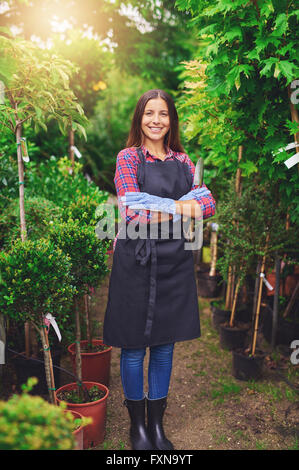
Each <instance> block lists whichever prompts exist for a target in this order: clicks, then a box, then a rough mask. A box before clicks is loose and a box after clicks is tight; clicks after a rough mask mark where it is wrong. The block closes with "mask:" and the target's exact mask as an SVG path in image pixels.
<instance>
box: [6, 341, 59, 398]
mask: <svg viewBox="0 0 299 470" xmlns="http://www.w3.org/2000/svg"><path fill="white" fill-rule="evenodd" d="M23 354H24V355H23V356H20V355H16V356H14V357H12V363H13V365H14V369H15V372H16V377H17V386H18V388H19V389H20V388H21V385H22V384H25V383H26V382H27V380H28V378H29V377H36V378H37V379H38V383H37V384H36V385H35V386H34V387H33V389H32V390H31V392H30V394H31V395H46V394H47V393H48V385H47V380H46V374H45V366H44V363H43V362H39V361H43V359H44V357H43V355H42V354H41V355H39V357H38V358H37V359H38V360H39V361H36V360H35V359H34V358H31V357H29V358H26V356H25V353H23ZM51 356H52V362H53V366H54V365H55V366H58V367H59V366H60V361H61V349H59V350H52V349H51ZM54 380H55V386H56V387H59V386H60V370H59V369H57V368H56V367H54Z"/></svg>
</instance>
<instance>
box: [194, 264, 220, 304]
mask: <svg viewBox="0 0 299 470" xmlns="http://www.w3.org/2000/svg"><path fill="white" fill-rule="evenodd" d="M209 271H210V269H209V268H208V269H205V270H200V271H197V278H198V283H197V286H198V295H199V296H200V297H209V298H212V297H218V296H219V294H220V292H221V289H222V286H221V285H220V284H219V283H220V281H221V279H222V277H221V275H220V274H216V276H210V274H209Z"/></svg>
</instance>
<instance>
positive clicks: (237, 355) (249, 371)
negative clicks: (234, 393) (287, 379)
mask: <svg viewBox="0 0 299 470" xmlns="http://www.w3.org/2000/svg"><path fill="white" fill-rule="evenodd" d="M232 356H233V361H232V373H233V376H234V377H235V378H236V379H239V380H257V379H259V378H260V377H261V376H262V373H263V365H264V359H265V353H263V352H262V351H259V350H256V352H255V355H254V356H250V355H249V351H248V350H245V351H244V350H242V349H239V350H235V351H232Z"/></svg>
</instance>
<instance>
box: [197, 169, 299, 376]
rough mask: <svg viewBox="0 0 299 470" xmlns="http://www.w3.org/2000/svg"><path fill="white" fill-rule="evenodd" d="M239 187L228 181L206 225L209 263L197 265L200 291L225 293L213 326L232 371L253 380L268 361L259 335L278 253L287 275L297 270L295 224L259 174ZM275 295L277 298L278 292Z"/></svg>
mask: <svg viewBox="0 0 299 470" xmlns="http://www.w3.org/2000/svg"><path fill="white" fill-rule="evenodd" d="M237 187H238V191H237V190H236V187H235V184H234V183H232V184H230V185H229V187H228V190H227V193H226V195H225V196H224V197H223V200H222V201H220V202H219V203H218V205H217V210H216V215H215V217H214V220H213V221H212V222H208V224H207V229H209V231H210V239H211V241H210V247H211V249H210V265H208V264H207V263H205V264H200V265H199V267H198V272H197V274H198V287H199V289H198V290H199V295H200V296H203V297H210V298H211V297H212V298H217V297H219V295H222V297H221V300H217V301H212V302H211V310H212V321H213V325H214V327H215V328H216V329H217V330H218V331H219V334H220V344H221V346H222V347H224V348H227V349H230V350H232V354H233V374H234V375H235V376H236V377H237V378H240V379H250V378H256V377H258V376H259V375H260V373H261V365H262V363H263V356H264V355H263V354H262V353H261V352H260V351H259V350H258V348H257V333H258V331H259V330H260V326H261V316H262V319H263V322H262V323H263V324H264V323H265V322H264V318H265V309H266V307H267V306H268V303H267V302H265V298H267V295H266V294H267V293H269V292H271V293H272V291H271V290H270V289H271V287H272V286H270V283H269V282H267V272H269V271H270V270H271V268H272V266H273V264H274V263H275V261H277V258H278V257H279V258H281V259H282V260H283V264H284V266H285V267H286V268H287V269H286V271H289V272H288V273H287V274H290V272H292V273H293V274H295V273H296V269H297V267H298V259H297V255H296V231H295V228H294V227H293V226H291V225H289V226H288V227H287V229H286V224H285V219H286V216H285V213H284V210H283V208H282V207H281V206H280V204H279V203H278V204H277V205H275V197H276V196H277V192H276V190H277V188H276V189H275V188H272V187H271V185H270V184H269V185H265V184H263V185H260V184H259V181H258V177H257V178H256V179H253V180H252V181H245V182H244V184H243V187H242V191H241V187H240V185H238V186H237ZM273 203H274V204H273ZM216 267H217V271H216ZM289 277H290V276H289ZM293 279H294V276H293V277H292V280H293ZM295 281H296V282H295V283H294V284H293V286H292V287H289V290H288V294H289V296H291V300H290V299H289V300H290V303H292V306H293V307H294V306H295V304H296V302H298V298H297V300H296V298H295V296H297V294H298V287H297V293H296V286H297V284H298V280H296V278H295ZM271 282H272V284H273V281H272V280H271ZM265 284H266V286H265ZM284 284H285V283H284ZM266 287H267V288H266ZM274 287H275V283H274ZM278 289H279V288H278ZM293 291H294V295H292V294H293ZM285 292H286V290H285ZM275 299H276V302H277V295H276V296H275ZM297 305H298V303H297ZM268 307H269V306H268ZM289 313H290V309H289ZM271 315H273V311H271ZM298 320H299V319H298ZM291 330H292V328H291V327H290V331H291ZM292 334H294V331H292ZM249 338H250V342H249ZM276 339H278V335H276ZM249 343H250V344H249Z"/></svg>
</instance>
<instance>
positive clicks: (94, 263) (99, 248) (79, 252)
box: [49, 219, 109, 296]
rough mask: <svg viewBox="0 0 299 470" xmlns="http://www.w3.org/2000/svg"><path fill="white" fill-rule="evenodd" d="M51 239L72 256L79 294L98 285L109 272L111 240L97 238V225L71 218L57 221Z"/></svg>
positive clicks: (51, 232) (72, 269) (73, 274)
mask: <svg viewBox="0 0 299 470" xmlns="http://www.w3.org/2000/svg"><path fill="white" fill-rule="evenodd" d="M49 239H50V240H51V242H53V243H54V244H55V245H56V246H57V247H59V248H60V249H61V250H62V251H63V252H64V253H65V254H67V255H68V257H69V259H70V261H71V274H72V276H73V279H74V285H75V287H76V289H77V292H78V296H82V295H84V294H87V293H88V292H89V287H97V286H98V285H99V283H100V281H101V279H102V278H103V277H104V276H105V275H106V274H107V273H108V268H107V264H106V260H107V258H108V256H107V255H106V251H107V247H108V245H109V243H108V242H107V241H105V240H99V239H98V238H97V236H96V234H95V230H94V227H91V226H89V225H85V224H82V223H81V222H80V220H73V219H69V220H68V221H67V222H62V223H57V224H53V226H52V227H51V228H50V230H49Z"/></svg>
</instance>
